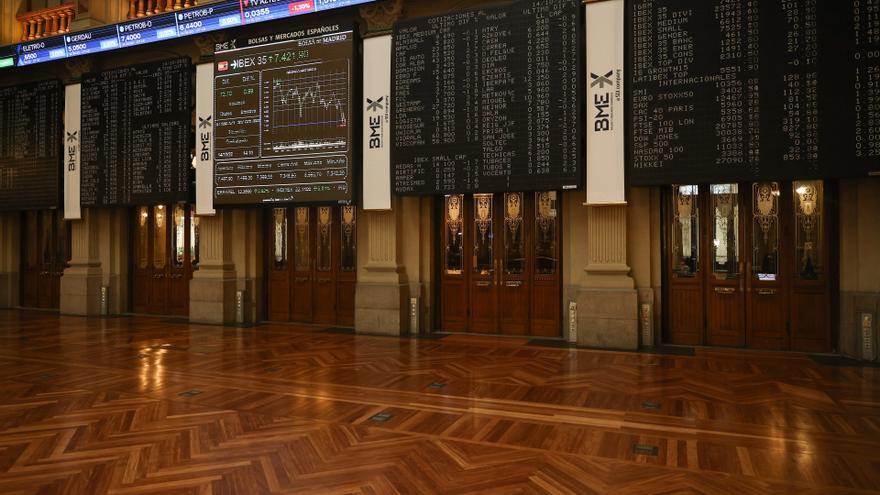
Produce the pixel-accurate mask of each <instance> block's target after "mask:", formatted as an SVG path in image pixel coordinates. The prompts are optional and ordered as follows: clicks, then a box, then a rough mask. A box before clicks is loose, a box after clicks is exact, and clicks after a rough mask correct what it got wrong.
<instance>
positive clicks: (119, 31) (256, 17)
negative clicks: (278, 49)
mask: <svg viewBox="0 0 880 495" xmlns="http://www.w3.org/2000/svg"><path fill="white" fill-rule="evenodd" d="M373 1H375V0H250V1H248V0H224V1H220V2H216V3H211V4H208V5H205V6H202V7H192V8H189V9H184V10H178V11H175V12H169V13H166V14H159V15H154V16H149V17H144V18H140V19H137V20H133V21H126V22H121V23H119V24H113V25H107V26H100V27H96V28H93V29H88V30H85V31H78V32H76V33H67V34H64V35H60V36H52V37H49V38H42V39H39V40H34V41H28V42H25V43H20V44H18V45H9V46H5V47H0V68H3V67H13V66H24V65H33V64H39V63H43V62H51V61H53V60H59V59H64V58H69V57H76V56H79V55H88V54H93V53H100V52H106V51H109V50H116V49H119V48H127V47H131V46H136V45H142V44H146V43H155V42H159V41H165V40H168V39H173V38H182V37H186V36H192V35H195V34H199V33H205V32H209V31H217V30H220V29H229V28H234V27H238V26H244V25H249V24H255V23H259V22H265V21H272V20H276V19H284V18H287V17H293V16H298V15H303V14H311V13H314V12H324V11H327V10H333V9H339V8H343V7H350V6H353V5H361V4H365V3H370V2H373Z"/></svg>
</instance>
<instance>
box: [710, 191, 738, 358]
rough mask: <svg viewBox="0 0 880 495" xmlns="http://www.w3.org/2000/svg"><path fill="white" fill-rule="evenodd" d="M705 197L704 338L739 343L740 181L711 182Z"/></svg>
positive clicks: (721, 343) (712, 342)
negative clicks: (706, 261)
mask: <svg viewBox="0 0 880 495" xmlns="http://www.w3.org/2000/svg"><path fill="white" fill-rule="evenodd" d="M708 200H709V205H708V206H709V214H708V215H706V216H705V217H706V220H707V221H708V222H709V225H706V232H709V233H710V236H709V237H707V239H708V241H709V244H708V245H707V246H706V252H707V253H708V255H709V270H707V272H708V273H706V301H707V305H706V315H707V318H706V324H707V328H706V336H707V339H706V340H707V343H708V344H709V345H715V346H731V347H741V346H743V345H745V342H746V338H745V337H746V332H745V284H744V281H743V262H742V250H743V244H742V231H743V228H742V222H741V218H742V212H741V211H740V194H739V185H738V184H712V185H710V186H709V195H708Z"/></svg>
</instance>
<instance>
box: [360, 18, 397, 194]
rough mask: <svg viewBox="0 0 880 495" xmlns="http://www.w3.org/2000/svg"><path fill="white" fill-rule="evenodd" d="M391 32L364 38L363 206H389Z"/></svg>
mask: <svg viewBox="0 0 880 495" xmlns="http://www.w3.org/2000/svg"><path fill="white" fill-rule="evenodd" d="M390 139H391V35H390V34H388V35H384V36H375V37H372V38H367V39H365V40H364V169H363V174H362V176H363V208H364V210H390V209H391V142H390Z"/></svg>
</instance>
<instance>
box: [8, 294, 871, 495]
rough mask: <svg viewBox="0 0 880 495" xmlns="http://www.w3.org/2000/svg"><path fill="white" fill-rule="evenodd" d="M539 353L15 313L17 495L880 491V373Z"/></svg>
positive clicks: (759, 359)
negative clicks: (56, 494)
mask: <svg viewBox="0 0 880 495" xmlns="http://www.w3.org/2000/svg"><path fill="white" fill-rule="evenodd" d="M525 343H526V341H525V340H521V339H494V338H477V337H464V336H450V337H447V338H445V339H443V340H410V339H396V338H383V337H365V336H354V335H346V334H339V333H328V332H321V331H320V329H318V328H310V327H303V326H294V325H289V326H288V325H261V326H257V327H255V328H249V329H236V328H221V327H210V326H199V325H188V324H185V323H180V322H173V321H169V320H163V319H156V318H114V319H82V318H66V317H58V316H55V315H52V314H45V313H28V312H20V311H0V493H3V494H55V493H58V494H88V495H93V494H147V493H149V494H158V493H162V494H234V495H242V494H264V493H265V494H270V493H271V494H282V493H291V494H381V495H384V494H422V493H424V494H430V493H448V494H465V493H466V494H476V493H498V494H531V493H536V494H537V493H546V494H576V495H586V494H678V493H682V494H684V493H687V494H716V493H717V494H731V495H749V494H759V493H770V494H777V493H792V494H815V495H829V494H844V493H846V494H858V493H880V372H878V371H880V370H878V369H871V368H858V367H852V368H845V367H832V366H822V365H818V364H815V363H814V362H813V361H811V360H810V359H808V358H807V357H805V356H802V355H795V354H770V353H754V352H744V351H723V350H703V351H700V350H698V351H697V355H696V356H695V357H677V356H658V355H650V354H635V353H613V352H593V351H585V350H569V349H549V348H538V347H533V346H527V345H525ZM380 413H384V414H385V415H386V416H381V417H380V418H375V417H374V416H376V415H377V414H380ZM380 419H384V421H382V420H380Z"/></svg>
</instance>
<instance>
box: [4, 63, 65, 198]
mask: <svg viewBox="0 0 880 495" xmlns="http://www.w3.org/2000/svg"><path fill="white" fill-rule="evenodd" d="M63 111H64V86H63V85H62V84H61V81H57V80H51V81H42V82H37V83H31V84H23V85H20V86H10V87H5V88H0V210H3V211H10V210H34V209H50V208H57V207H58V203H59V200H60V194H59V182H60V180H61V141H62V136H61V133H62V128H63V125H62V124H63V123H62V112H63Z"/></svg>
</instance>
